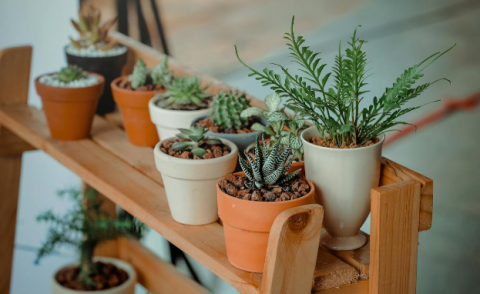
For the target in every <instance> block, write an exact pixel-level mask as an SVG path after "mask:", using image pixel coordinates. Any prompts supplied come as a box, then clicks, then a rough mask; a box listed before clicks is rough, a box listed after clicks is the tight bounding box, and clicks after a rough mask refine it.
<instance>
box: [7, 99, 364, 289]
mask: <svg viewBox="0 0 480 294" xmlns="http://www.w3.org/2000/svg"><path fill="white" fill-rule="evenodd" d="M0 124H2V125H3V126H5V127H7V128H8V129H10V130H11V131H13V132H14V133H15V134H17V135H18V136H19V137H21V138H22V139H23V140H25V141H26V142H28V143H29V144H31V145H32V146H34V147H35V148H37V149H40V150H43V151H45V152H46V153H47V154H49V155H50V156H52V157H53V158H55V159H56V160H58V161H59V162H60V163H62V164H63V165H65V166H66V167H67V168H69V169H70V170H71V171H73V172H74V173H76V174H77V175H78V176H80V177H81V178H82V179H83V180H84V181H85V182H87V183H88V184H89V185H91V186H92V187H94V188H95V189H97V190H98V191H99V192H100V193H102V194H104V195H106V196H107V197H108V198H110V199H111V200H112V201H114V202H115V203H117V204H118V205H120V206H121V207H123V208H124V209H125V210H127V211H128V212H129V213H131V214H132V215H134V216H135V217H137V218H138V219H140V220H141V221H142V222H144V223H145V224H147V225H148V226H149V227H151V228H152V229H154V230H155V231H157V232H159V233H160V234H161V235H163V236H164V237H165V238H166V239H168V240H169V241H171V242H172V243H173V244H175V245H176V246H177V247H179V248H180V249H181V250H183V251H185V252H186V253H187V254H188V255H190V256H191V257H192V258H194V259H196V260H198V261H199V262H200V263H202V264H203V265H204V266H205V267H207V268H208V269H210V270H211V271H212V272H213V273H215V274H216V275H218V276H219V277H220V278H222V279H223V280H225V281H226V282H227V283H229V284H231V285H232V286H233V287H235V288H237V289H238V290H239V291H241V292H242V293H258V291H259V287H260V285H261V281H262V275H261V274H255V273H249V272H245V271H242V270H239V269H237V268H235V267H233V266H232V265H231V264H230V263H229V262H228V259H227V256H226V248H225V241H224V238H223V228H222V226H221V225H220V224H218V223H212V224H209V225H205V226H186V225H182V224H179V223H177V222H175V221H174V220H173V219H172V218H171V215H170V211H169V208H168V204H167V199H166V195H165V190H164V189H163V187H162V186H161V185H160V182H159V181H160V180H159V174H155V173H154V171H155V166H154V161H153V155H148V154H147V153H152V151H151V149H148V148H143V147H136V146H133V145H130V144H129V143H128V139H127V137H126V134H125V133H123V131H121V130H120V129H118V128H117V127H116V126H115V125H113V124H110V123H108V122H106V121H105V120H103V119H102V118H98V117H97V118H96V119H95V122H94V130H93V134H94V140H90V139H85V140H79V141H59V140H55V139H53V138H51V137H50V134H49V131H48V127H47V124H46V121H45V117H44V115H43V112H42V111H40V110H38V109H36V108H33V107H28V106H9V107H0ZM97 142H99V143H98V144H97ZM148 156H152V157H150V158H151V159H149V157H148ZM139 158H141V159H140V160H139ZM130 163H132V164H130ZM345 273H347V274H346V276H347V278H345ZM356 274H357V272H356V271H355V269H354V268H352V267H351V266H349V265H347V264H346V263H344V262H342V261H341V260H339V259H338V258H336V257H334V256H333V255H331V254H330V253H329V252H327V251H326V250H324V249H321V250H320V251H319V258H318V259H317V266H316V269H315V275H314V282H313V283H312V284H313V289H326V288H327V287H328V286H325V285H338V286H340V285H343V284H348V283H351V282H355V281H356V279H355V278H353V276H354V275H356ZM348 275H351V278H348ZM339 277H341V278H340V279H339Z"/></svg>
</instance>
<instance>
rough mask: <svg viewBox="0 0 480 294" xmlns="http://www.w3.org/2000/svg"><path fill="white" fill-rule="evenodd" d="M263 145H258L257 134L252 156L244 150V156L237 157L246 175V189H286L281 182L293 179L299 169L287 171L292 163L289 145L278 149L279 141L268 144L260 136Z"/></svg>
mask: <svg viewBox="0 0 480 294" xmlns="http://www.w3.org/2000/svg"><path fill="white" fill-rule="evenodd" d="M262 141H263V142H262V143H263V147H261V146H260V138H259V136H257V140H256V143H255V149H254V156H255V158H253V157H252V156H250V154H248V152H247V151H245V157H246V159H245V158H243V157H241V156H240V157H239V162H240V167H241V168H242V170H243V172H244V173H245V175H246V176H247V181H246V182H245V187H246V188H248V189H252V190H255V189H264V188H268V187H281V188H282V189H283V190H284V191H288V187H283V184H285V183H287V182H288V181H290V180H291V179H293V178H294V177H295V176H296V175H297V174H298V173H299V172H300V171H301V169H299V170H296V171H294V172H291V173H287V171H288V169H289V168H290V166H291V165H292V163H293V156H292V153H291V150H290V147H288V146H287V147H286V148H283V149H280V142H276V143H275V144H273V146H271V147H270V146H269V144H267V142H265V140H264V139H263V138H262Z"/></svg>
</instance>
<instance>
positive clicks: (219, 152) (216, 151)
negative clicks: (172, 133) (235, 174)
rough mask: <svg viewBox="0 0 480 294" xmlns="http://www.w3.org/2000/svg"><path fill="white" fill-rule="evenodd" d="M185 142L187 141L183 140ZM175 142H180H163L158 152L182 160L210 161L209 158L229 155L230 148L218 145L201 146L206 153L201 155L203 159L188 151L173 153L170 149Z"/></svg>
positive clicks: (177, 140) (174, 140) (173, 140)
mask: <svg viewBox="0 0 480 294" xmlns="http://www.w3.org/2000/svg"><path fill="white" fill-rule="evenodd" d="M183 141H187V140H183ZM175 142H182V140H180V139H172V140H169V141H164V142H163V143H162V145H161V146H160V150H161V151H162V152H163V153H165V154H168V155H170V156H173V157H177V158H183V159H210V158H218V157H222V156H225V155H227V154H230V151H231V150H230V147H228V146H227V145H225V144H219V145H205V146H202V148H203V149H205V151H207V154H205V155H203V158H201V157H198V156H196V155H195V154H193V153H192V151H189V150H184V151H175V150H173V148H172V145H173V143H175Z"/></svg>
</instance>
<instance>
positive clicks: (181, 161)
mask: <svg viewBox="0 0 480 294" xmlns="http://www.w3.org/2000/svg"><path fill="white" fill-rule="evenodd" d="M175 138H176V137H170V138H167V139H164V140H161V141H160V142H158V143H157V144H156V145H155V147H154V148H153V151H154V154H155V156H158V157H159V158H162V159H165V160H169V161H173V162H174V163H178V164H187V163H190V164H191V165H203V164H210V163H212V164H213V163H218V162H221V161H228V160H230V159H231V158H232V157H235V156H237V154H238V147H237V145H235V144H234V143H233V142H232V141H230V140H227V139H223V138H218V139H220V141H222V143H223V144H225V145H227V146H228V147H230V153H229V154H227V155H224V156H222V157H218V158H210V159H201V160H194V159H185V158H178V157H174V156H171V155H168V154H165V153H163V152H162V150H160V146H161V144H162V143H163V142H165V141H168V140H172V139H175Z"/></svg>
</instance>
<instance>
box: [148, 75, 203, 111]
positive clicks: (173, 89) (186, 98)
mask: <svg viewBox="0 0 480 294" xmlns="http://www.w3.org/2000/svg"><path fill="white" fill-rule="evenodd" d="M200 83H201V79H200V78H198V77H197V76H184V77H173V79H172V81H171V83H170V84H168V85H166V88H167V92H166V93H163V94H158V95H161V97H162V98H163V99H161V100H160V101H159V102H158V104H157V105H158V106H159V107H162V108H166V109H173V110H197V109H201V108H208V106H209V105H208V104H209V103H208V99H207V98H210V97H211V96H212V95H211V94H209V93H205V90H206V89H207V88H208V87H209V86H210V84H208V85H206V86H203V87H201V86H200Z"/></svg>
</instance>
